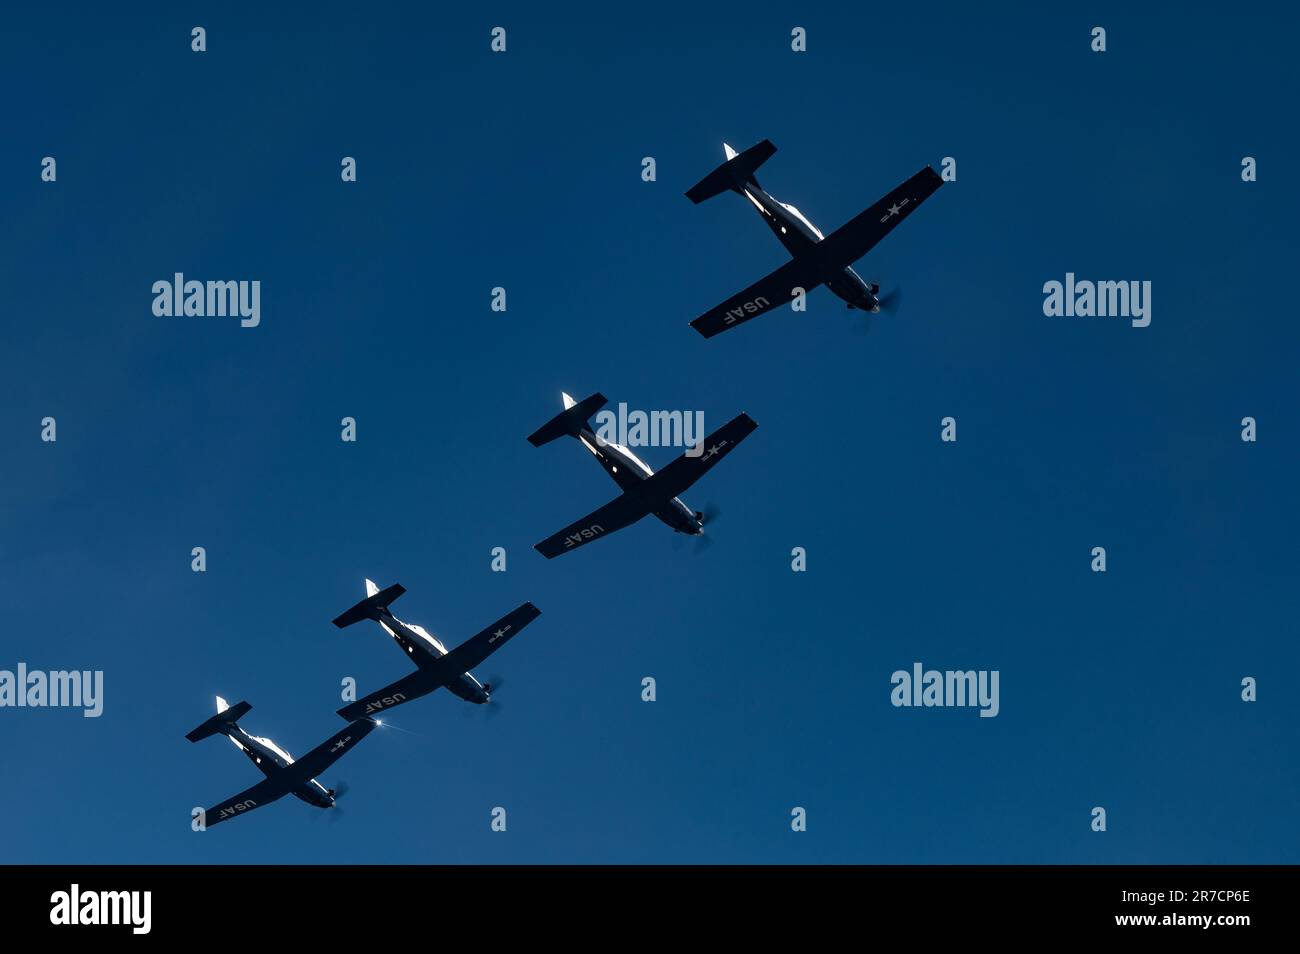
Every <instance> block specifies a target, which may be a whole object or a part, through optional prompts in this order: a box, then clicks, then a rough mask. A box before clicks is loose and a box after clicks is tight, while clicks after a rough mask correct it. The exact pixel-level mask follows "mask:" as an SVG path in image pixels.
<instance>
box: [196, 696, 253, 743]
mask: <svg viewBox="0 0 1300 954" xmlns="http://www.w3.org/2000/svg"><path fill="white" fill-rule="evenodd" d="M251 708H253V707H252V706H251V705H249V704H248V703H247V702H236V703H235V704H234V705H233V706H231V707H230V708H228V709H222V710H221V711H220V712H218V713H217V714H216V715H214V716H213V717H212V718H211V719H208V720H207V721H206V722H204V723H202V724H201V725H200V726H198V727H197V728H196V729H193V730H192V731H190V732H187V733H185V738H187V739H189V740H190V741H191V742H199V741H201V740H203V739H206V738H207V737H208V736H210V735H217V734H224V733H225V732H226V730H227V729H229V728H230V727H231V726H233V725H234V724H235V723H236V722H238V721H239V720H240V719H242V718H243V717H244V716H245V715H247V714H248V710H249V709H251Z"/></svg>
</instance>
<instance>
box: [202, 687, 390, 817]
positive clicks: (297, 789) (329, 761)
mask: <svg viewBox="0 0 1300 954" xmlns="http://www.w3.org/2000/svg"><path fill="white" fill-rule="evenodd" d="M251 708H253V707H252V706H250V705H249V704H248V703H247V702H237V703H235V704H234V705H233V706H228V705H226V700H225V699H222V698H221V697H220V696H217V714H216V715H214V716H213V717H212V718H210V719H208V720H207V721H206V722H204V723H203V724H202V725H200V726H199V727H198V728H196V729H194V730H193V731H191V732H189V733H187V734H186V736H185V738H187V739H189V740H190V741H191V742H198V741H199V740H200V739H206V738H208V737H209V736H212V735H224V736H225V737H226V738H228V739H229V740H230V741H231V742H233V743H235V746H236V747H237V748H238V749H239V750H240V751H241V752H243V753H244V754H245V755H247V756H248V758H249V759H250V760H251V761H252V763H253V764H254V765H256V766H257V767H258V768H259V769H261V771H262V774H263V775H265V776H266V778H265V779H263V780H262V781H260V782H258V783H257V784H256V785H254V786H253V787H252V788H250V789H246V790H245V791H242V792H240V793H239V794H238V795H235V796H233V797H232V798H228V799H226V800H225V801H224V802H222V803H221V804H220V805H216V806H213V807H212V808H209V809H208V810H207V811H206V812H204V818H203V824H204V827H205V828H211V827H212V826H213V825H215V824H217V823H219V822H223V821H225V820H226V819H227V818H234V817H235V816H236V815H243V814H245V813H246V812H250V811H252V810H253V809H254V808H261V807H262V806H263V805H269V804H270V803H271V802H273V801H275V800H276V799H279V798H283V797H284V796H285V795H295V796H297V797H298V798H300V799H302V800H303V801H304V802H306V803H307V804H308V805H315V806H316V807H317V808H334V807H335V806H336V801H337V796H339V795H342V794H343V793H342V792H341V791H339V792H336V791H335V790H334V789H332V788H326V787H325V786H324V785H322V784H321V783H320V782H318V781H316V776H317V775H320V774H322V773H323V772H324V771H325V770H326V769H327V768H329V767H330V766H331V765H333V764H334V763H335V762H336V761H338V759H339V758H340V757H341V756H342V755H343V753H344V752H347V751H349V750H350V749H351V748H352V746H354V745H356V744H357V743H358V742H360V741H361V740H362V739H364V738H365V737H366V735H367V734H368V733H369V732H370V730H371V729H373V728H374V727H375V725H376V723H374V722H373V721H371V720H370V719H360V720H358V721H356V722H353V723H352V724H351V725H349V726H348V727H347V728H345V729H341V730H340V731H338V732H336V733H334V734H333V735H332V736H330V737H329V738H328V739H326V740H325V741H324V742H322V743H321V744H320V745H318V746H316V748H314V749H312V750H311V751H310V752H308V753H307V754H306V755H304V756H303V757H302V758H300V759H296V760H295V759H294V757H293V756H292V755H290V754H289V753H288V752H286V751H285V750H284V749H282V748H280V747H279V746H278V745H276V744H275V743H274V742H272V741H271V740H270V739H264V738H262V737H261V736H257V735H249V734H248V733H247V732H245V731H244V730H243V729H241V728H240V727H239V723H238V721H237V720H239V719H242V718H243V717H244V716H245V715H246V714H247V712H248V710H249V709H251Z"/></svg>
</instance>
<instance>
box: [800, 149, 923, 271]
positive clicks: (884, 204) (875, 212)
mask: <svg viewBox="0 0 1300 954" xmlns="http://www.w3.org/2000/svg"><path fill="white" fill-rule="evenodd" d="M941 185H943V179H942V178H940V176H939V173H937V172H935V171H934V169H932V168H930V167H929V166H926V167H925V168H924V169H922V170H921V171H920V172H918V173H917V174H916V175H914V176H912V178H910V179H908V180H907V181H906V182H904V183H903V184H902V185H900V186H899V187H898V188H896V189H894V190H893V191H892V192H890V193H889V194H888V195H886V196H885V197H884V198H883V199H881V200H880V201H879V202H877V203H876V204H875V205H873V206H871V207H870V208H869V209H867V210H866V211H865V212H862V213H860V214H859V215H856V216H854V217H853V218H852V219H850V220H849V221H848V222H845V223H844V224H843V225H841V226H840V227H839V228H838V229H836V230H835V231H834V232H832V233H831V234H830V235H828V236H826V238H824V239H822V241H820V242H819V243H817V246H816V248H815V249H814V251H813V252H812V253H811V254H812V255H815V256H817V257H818V258H820V259H821V260H822V261H823V262H824V263H826V267H827V268H830V269H837V268H843V267H844V266H845V265H851V264H852V263H854V262H856V261H857V260H858V259H860V258H861V257H862V256H863V255H866V254H867V252H869V251H871V250H872V249H873V248H875V246H876V243H878V242H879V241H880V240H881V239H882V238H884V237H885V236H886V235H888V234H889V233H890V232H892V231H893V230H894V228H895V227H896V226H897V225H898V223H899V222H901V221H903V219H905V218H907V217H908V216H909V215H911V214H912V213H913V212H914V211H915V210H916V207H917V206H918V205H920V204H921V203H922V202H924V201H925V200H926V199H928V198H929V197H930V196H931V195H933V194H934V193H935V192H936V191H937V190H938V188H939V186H941Z"/></svg>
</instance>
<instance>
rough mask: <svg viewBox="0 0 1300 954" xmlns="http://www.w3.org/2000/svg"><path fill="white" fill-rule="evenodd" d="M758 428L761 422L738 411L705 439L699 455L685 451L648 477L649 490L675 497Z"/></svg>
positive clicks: (657, 495) (663, 496) (663, 495)
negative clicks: (693, 455) (692, 454)
mask: <svg viewBox="0 0 1300 954" xmlns="http://www.w3.org/2000/svg"><path fill="white" fill-rule="evenodd" d="M756 427H758V424H756V423H755V422H754V420H753V418H751V417H750V416H749V415H748V414H737V415H736V416H735V417H733V418H732V419H731V420H730V421H728V422H727V423H726V424H723V425H722V426H721V427H720V428H718V429H717V430H716V431H714V432H713V433H712V434H710V435H709V436H708V437H706V438H704V440H703V441H702V442H701V447H702V450H701V452H700V454H699V456H697V457H692V456H690V455H689V454H683V455H682V456H681V457H678V458H677V459H676V460H675V461H673V462H672V463H670V464H669V465H668V466H667V467H665V468H664V469H663V470H660V471H658V472H657V473H655V474H654V475H652V476H650V477H647V478H646V480H645V487H646V491H647V492H648V493H652V494H654V496H655V497H656V498H659V497H662V498H664V499H672V498H673V497H676V496H678V495H679V494H682V493H684V492H685V491H686V489H687V488H688V487H690V486H691V484H693V483H695V482H696V481H697V480H699V479H700V478H701V477H703V476H704V475H705V474H706V473H707V472H708V471H709V470H710V469H712V467H713V465H714V464H716V463H717V462H718V461H720V460H722V458H724V457H726V456H727V455H728V454H730V453H731V452H732V451H733V450H735V448H736V445H737V444H739V443H740V442H741V441H743V440H744V439H745V438H746V437H748V436H749V435H750V434H751V433H753V431H754V428H756ZM692 450H694V448H692Z"/></svg>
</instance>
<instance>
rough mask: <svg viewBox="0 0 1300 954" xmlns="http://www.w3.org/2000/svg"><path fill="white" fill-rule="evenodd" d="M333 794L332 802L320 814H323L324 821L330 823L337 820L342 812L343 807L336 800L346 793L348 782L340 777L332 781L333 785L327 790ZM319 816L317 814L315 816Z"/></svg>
mask: <svg viewBox="0 0 1300 954" xmlns="http://www.w3.org/2000/svg"><path fill="white" fill-rule="evenodd" d="M328 791H329V793H330V794H331V795H333V796H334V804H333V805H330V806H329V808H327V809H326V810H325V811H323V812H321V813H320V814H321V815H324V816H325V819H326V821H328V822H329V823H330V824H331V825H332V824H334V822H336V821H338V820H339V818H340V817H341V816H342V814H343V808H342V807H341V806H340V805H339V803H338V800H339V799H340V798H342V797H343V796H344V795H346V794H347V793H348V783H347V782H345V781H343V780H342V779H340V780H339V781H337V782H335V783H334V787H333V788H331V789H329V790H328ZM319 817H320V816H319V815H318V816H317V818H319Z"/></svg>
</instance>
